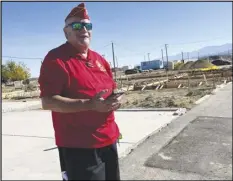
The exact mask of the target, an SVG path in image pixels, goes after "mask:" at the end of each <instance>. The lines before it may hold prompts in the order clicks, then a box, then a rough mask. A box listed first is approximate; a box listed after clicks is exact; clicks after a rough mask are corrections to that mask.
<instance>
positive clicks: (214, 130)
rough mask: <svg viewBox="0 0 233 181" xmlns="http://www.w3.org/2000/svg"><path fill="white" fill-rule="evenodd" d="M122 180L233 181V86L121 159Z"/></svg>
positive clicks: (228, 85) (222, 89)
mask: <svg viewBox="0 0 233 181" xmlns="http://www.w3.org/2000/svg"><path fill="white" fill-rule="evenodd" d="M120 165H121V177H122V179H123V180H126V179H135V180H152V179H153V180H178V179H181V180H190V179H192V180H193V179H195V180H209V179H212V180H216V179H218V180H219V179H221V180H232V84H227V85H226V86H225V87H223V88H221V89H219V90H217V91H214V95H211V96H210V97H209V98H208V99H206V100H205V101H203V102H202V103H201V104H199V105H197V106H196V107H194V108H193V109H192V110H190V111H189V112H187V113H186V114H185V115H183V116H181V117H179V118H177V119H176V120H173V121H172V122H171V124H169V125H168V126H167V127H165V128H163V129H162V130H161V131H160V132H158V133H155V134H154V135H152V136H151V137H150V138H148V139H147V140H146V141H145V142H144V143H142V144H141V145H139V147H137V148H136V149H135V150H134V151H133V152H131V154H130V155H128V156H127V157H126V158H122V159H121V160H120Z"/></svg>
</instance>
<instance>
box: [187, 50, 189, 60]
mask: <svg viewBox="0 0 233 181" xmlns="http://www.w3.org/2000/svg"><path fill="white" fill-rule="evenodd" d="M187 56H188V61H189V52H187Z"/></svg>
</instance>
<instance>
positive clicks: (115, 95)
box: [108, 91, 125, 99]
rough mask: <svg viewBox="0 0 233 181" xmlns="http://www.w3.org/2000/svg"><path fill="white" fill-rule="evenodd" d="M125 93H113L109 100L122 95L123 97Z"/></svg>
mask: <svg viewBox="0 0 233 181" xmlns="http://www.w3.org/2000/svg"><path fill="white" fill-rule="evenodd" d="M124 93H125V92H123V91H122V92H115V93H114V92H113V93H112V94H111V95H110V96H109V97H108V99H109V98H114V99H117V98H118V97H120V96H121V95H123V94H124Z"/></svg>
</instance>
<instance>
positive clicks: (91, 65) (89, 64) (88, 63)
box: [86, 62, 94, 68]
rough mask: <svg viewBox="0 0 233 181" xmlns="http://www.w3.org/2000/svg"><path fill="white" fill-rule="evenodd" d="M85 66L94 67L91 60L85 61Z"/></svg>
mask: <svg viewBox="0 0 233 181" xmlns="http://www.w3.org/2000/svg"><path fill="white" fill-rule="evenodd" d="M86 66H87V67H90V68H93V67H94V65H93V64H92V63H91V62H86Z"/></svg>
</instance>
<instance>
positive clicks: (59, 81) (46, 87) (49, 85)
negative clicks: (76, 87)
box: [38, 55, 69, 97]
mask: <svg viewBox="0 0 233 181" xmlns="http://www.w3.org/2000/svg"><path fill="white" fill-rule="evenodd" d="M68 80H69V76H68V72H67V70H66V68H65V64H64V62H63V61H62V60H60V59H53V58H52V56H49V55H47V56H46V57H45V59H44V61H43V63H42V65H41V69H40V76H39V80H38V82H39V85H40V92H41V93H40V97H47V96H53V95H61V94H62V92H63V91H64V88H65V87H66V85H67V84H68Z"/></svg>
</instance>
